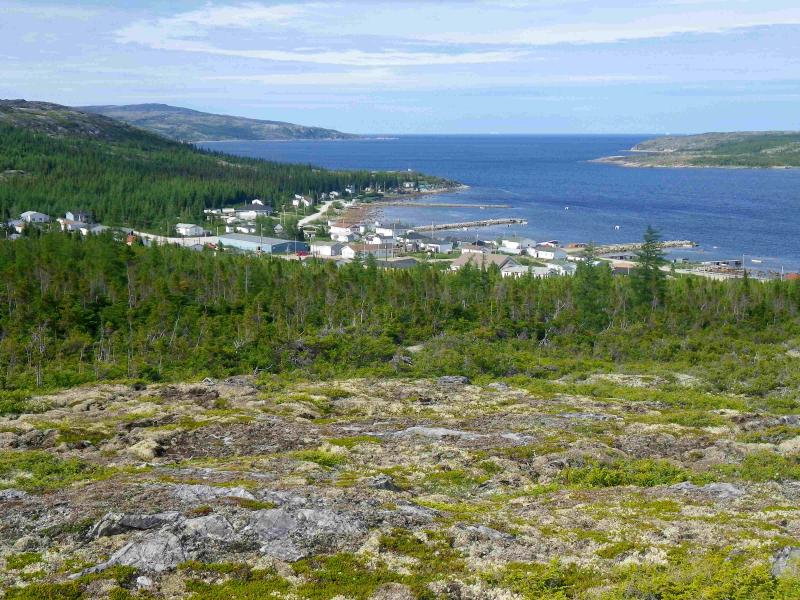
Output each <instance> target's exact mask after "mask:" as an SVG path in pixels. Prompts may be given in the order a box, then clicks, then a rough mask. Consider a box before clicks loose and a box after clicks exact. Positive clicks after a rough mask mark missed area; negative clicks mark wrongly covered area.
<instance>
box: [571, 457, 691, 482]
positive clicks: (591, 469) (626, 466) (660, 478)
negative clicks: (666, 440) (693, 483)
mask: <svg viewBox="0 0 800 600" xmlns="http://www.w3.org/2000/svg"><path fill="white" fill-rule="evenodd" d="M559 478H560V480H561V482H562V483H566V484H568V485H575V486H578V487H590V488H598V487H616V486H621V485H636V486H639V487H653V486H656V485H672V484H674V483H680V482H681V481H688V480H689V479H696V477H693V476H692V474H691V473H690V472H689V471H686V470H685V469H682V468H680V467H676V466H675V465H673V464H672V463H670V462H669V461H666V460H652V459H649V458H648V459H639V460H631V461H616V462H613V463H611V464H602V463H599V462H591V463H589V464H587V465H586V466H583V467H567V468H566V469H564V470H563V471H562V472H561V475H560V477H559Z"/></svg>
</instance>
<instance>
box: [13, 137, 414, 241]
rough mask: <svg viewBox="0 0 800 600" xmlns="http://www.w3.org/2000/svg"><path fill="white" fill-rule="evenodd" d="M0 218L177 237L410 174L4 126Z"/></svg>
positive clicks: (145, 139)
mask: <svg viewBox="0 0 800 600" xmlns="http://www.w3.org/2000/svg"><path fill="white" fill-rule="evenodd" d="M0 139H2V140H3V143H2V144H0V183H2V185H0V207H1V208H2V214H0V218H2V219H3V220H8V219H9V218H12V217H16V216H17V215H19V214H20V213H22V212H24V211H27V210H37V211H40V212H44V213H47V214H50V215H52V216H54V217H55V216H59V215H61V216H63V214H64V212H65V211H68V210H76V209H80V210H89V211H91V212H92V213H93V214H94V217H95V219H96V220H97V221H98V222H101V223H103V224H105V225H127V226H130V227H134V228H139V229H144V230H152V231H162V232H166V231H170V230H171V228H172V227H174V226H175V223H177V222H180V221H188V222H195V221H198V220H200V219H202V218H203V209H205V208H220V207H223V206H229V205H234V204H240V203H243V202H246V201H249V200H252V199H253V198H261V199H263V200H266V201H268V202H270V203H272V205H273V206H274V207H275V208H278V207H280V206H281V205H283V204H284V203H285V202H286V201H287V200H288V199H290V198H292V196H293V195H294V194H305V195H309V196H312V197H318V196H319V195H320V194H322V193H325V192H329V191H334V190H335V191H342V190H344V188H345V187H347V186H355V187H356V188H357V189H363V188H364V187H367V186H370V185H373V186H374V185H380V186H382V187H388V188H393V187H398V186H399V185H400V184H401V182H402V181H404V180H406V179H408V174H406V173H370V172H369V171H347V172H344V171H328V170H324V169H317V168H314V167H311V166H304V165H288V164H278V163H271V162H266V161H262V160H255V159H248V158H239V157H233V156H229V155H224V154H218V153H213V152H205V151H201V150H198V149H197V148H195V147H194V146H191V145H187V144H180V143H178V142H173V141H170V140H167V139H165V138H161V137H159V136H156V135H153V134H150V133H147V132H144V131H140V132H136V133H135V134H132V133H130V132H128V131H126V132H125V133H124V135H119V136H116V137H115V139H110V140H109V139H103V140H98V139H92V138H90V137H87V136H83V135H81V136H76V135H68V136H58V137H55V136H51V135H47V134H45V133H42V132H38V131H35V130H32V129H30V128H24V127H16V126H10V125H4V124H3V123H2V122H0Z"/></svg>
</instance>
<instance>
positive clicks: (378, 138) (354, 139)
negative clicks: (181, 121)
mask: <svg viewBox="0 0 800 600" xmlns="http://www.w3.org/2000/svg"><path fill="white" fill-rule="evenodd" d="M397 139H399V138H397V137H390V136H368V135H364V136H358V137H348V138H335V137H333V138H292V139H288V140H287V139H280V140H277V139H269V138H267V139H263V140H249V139H244V140H198V141H196V142H186V143H187V144H225V143H229V142H282V143H291V142H364V141H371V140H372V141H384V140H386V141H388V140H397Z"/></svg>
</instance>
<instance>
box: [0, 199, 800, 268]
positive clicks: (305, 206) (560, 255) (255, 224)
mask: <svg viewBox="0 0 800 600" xmlns="http://www.w3.org/2000/svg"><path fill="white" fill-rule="evenodd" d="M366 191H371V190H366ZM405 191H406V192H416V191H418V190H417V189H416V188H415V189H409V190H405ZM292 209H293V210H292ZM204 213H205V219H206V221H205V223H204V224H203V225H200V224H196V223H177V224H176V225H175V226H174V233H175V235H174V236H163V235H157V234H153V233H148V232H143V231H137V230H134V229H131V228H127V227H109V226H106V225H103V224H100V223H96V222H95V221H94V218H93V216H92V214H91V213H90V212H88V211H84V210H73V211H68V212H66V213H65V214H64V216H62V217H57V218H52V217H51V216H50V215H48V214H45V213H41V212H37V211H26V212H23V213H22V214H21V215H20V216H19V218H18V219H13V220H11V221H8V222H7V223H6V224H5V225H6V237H7V238H9V239H14V238H16V237H18V236H20V235H22V234H23V232H24V231H25V229H26V228H28V227H34V228H40V229H41V228H56V227H57V228H58V229H60V230H61V231H63V232H77V233H80V234H81V235H95V234H102V233H106V232H109V231H111V232H113V233H114V234H115V235H117V236H118V237H119V239H121V240H124V241H125V242H126V243H127V244H129V245H131V244H134V243H142V244H144V245H150V244H153V243H157V244H175V245H180V246H184V247H186V248H188V249H190V250H194V251H211V252H233V253H249V254H253V255H257V256H275V257H280V258H283V259H287V260H301V261H302V260H309V259H319V260H328V261H333V262H334V263H335V264H337V265H343V264H347V263H351V262H353V261H367V260H374V261H375V264H376V266H378V267H379V268H384V269H408V268H413V267H414V266H416V265H417V264H419V263H420V262H423V261H424V262H427V263H429V264H434V265H436V266H438V267H439V268H441V269H443V270H451V271H458V270H459V269H462V268H464V267H466V266H467V265H470V266H471V267H473V268H477V269H488V268H490V267H493V266H494V267H496V268H497V269H499V271H500V273H501V275H502V276H503V277H509V278H520V277H526V276H531V277H534V278H544V277H557V276H569V275H572V274H574V273H575V271H576V269H577V264H578V263H579V262H580V261H582V260H584V255H585V249H586V246H587V245H586V244H584V243H573V244H567V245H564V246H562V245H561V244H560V243H559V241H558V240H546V241H535V240H532V239H529V238H524V237H519V236H517V235H514V234H511V235H507V236H503V237H500V238H498V239H485V238H481V236H480V234H478V233H476V232H475V230H474V229H472V230H471V231H469V232H467V231H463V230H464V229H466V227H462V226H468V225H472V226H475V227H480V226H481V225H491V224H495V223H494V222H489V221H486V222H472V223H454V224H437V225H434V226H430V225H428V226H414V225H410V224H403V223H389V222H386V221H382V220H380V219H378V218H375V217H376V211H375V210H374V205H372V204H371V203H369V202H365V201H364V196H363V195H362V196H355V195H354V190H352V189H350V188H346V189H345V191H344V197H342V194H340V193H338V192H335V191H332V192H329V193H326V194H323V195H322V196H321V197H320V198H319V199H313V198H310V197H307V196H302V195H295V197H294V198H293V199H292V201H291V208H290V207H289V206H286V207H284V208H283V209H282V210H281V212H280V213H276V211H274V210H273V208H272V206H271V205H270V204H269V203H267V202H264V201H262V200H260V199H252V200H250V201H248V202H246V203H244V204H242V205H240V206H233V207H223V208H208V209H205V211H204ZM496 221H498V222H503V223H506V222H507V223H516V222H522V223H524V221H521V220H519V219H506V220H496ZM450 229H456V230H458V231H455V232H452V233H451V234H447V233H445V232H446V231H447V230H450ZM693 245H694V243H693V242H691V241H689V240H671V241H665V242H663V246H664V247H665V248H684V247H691V246H693ZM639 246H640V244H638V243H631V244H618V245H608V246H598V247H596V248H595V255H596V257H597V260H602V261H606V262H608V263H609V266H610V267H611V269H612V272H613V273H614V274H617V275H628V274H630V272H631V270H632V269H634V268H636V266H637V256H636V251H637V250H638V248H639ZM664 269H665V270H666V269H669V270H671V271H673V272H674V273H675V274H682V275H696V276H702V277H706V278H711V279H717V280H723V279H733V278H740V277H743V276H744V274H745V269H744V266H743V262H742V260H740V259H730V260H710V261H704V262H700V263H689V262H687V261H681V262H679V261H675V262H674V263H671V264H670V265H668V266H665V267H664ZM748 275H749V276H751V277H754V278H755V279H764V280H766V279H775V278H781V279H798V278H800V275H798V274H797V273H780V274H769V273H767V274H763V273H760V272H753V273H749V272H748Z"/></svg>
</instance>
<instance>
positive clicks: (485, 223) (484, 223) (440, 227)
mask: <svg viewBox="0 0 800 600" xmlns="http://www.w3.org/2000/svg"><path fill="white" fill-rule="evenodd" d="M527 224H528V221H527V220H525V219H481V220H479V221H464V222H462V223H433V224H431V225H421V226H419V227H414V230H415V231H444V230H446V229H472V228H473V227H492V226H493V225H527Z"/></svg>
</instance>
